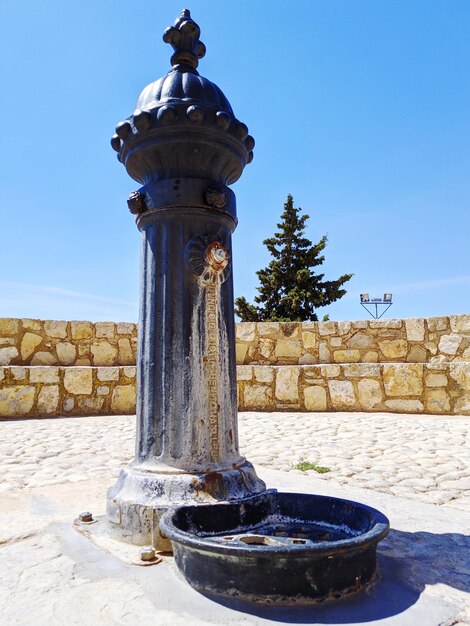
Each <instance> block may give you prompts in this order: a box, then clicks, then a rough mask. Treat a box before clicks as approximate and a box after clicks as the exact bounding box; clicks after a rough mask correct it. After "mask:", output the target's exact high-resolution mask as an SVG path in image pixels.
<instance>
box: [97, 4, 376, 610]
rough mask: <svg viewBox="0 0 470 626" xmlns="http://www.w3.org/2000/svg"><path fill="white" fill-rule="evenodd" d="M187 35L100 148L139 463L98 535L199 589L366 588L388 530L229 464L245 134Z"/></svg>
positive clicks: (293, 595) (250, 594)
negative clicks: (116, 242)
mask: <svg viewBox="0 0 470 626" xmlns="http://www.w3.org/2000/svg"><path fill="white" fill-rule="evenodd" d="M199 35H200V30H199V26H198V25H197V24H196V23H195V22H194V21H193V20H192V18H191V16H190V13H189V11H188V10H187V9H185V10H184V11H183V12H182V14H181V16H180V17H179V18H178V19H177V20H176V21H175V24H174V26H172V27H170V28H168V29H167V30H166V31H165V33H164V35H163V39H164V41H165V42H167V43H169V44H171V46H172V47H173V49H174V54H173V56H172V57H171V64H172V69H171V70H170V71H169V73H168V74H167V75H166V76H165V77H163V78H161V79H159V80H157V81H155V82H154V83H152V84H150V85H149V86H148V87H146V88H145V89H144V91H143V92H142V94H141V95H140V97H139V100H138V102H137V109H136V110H135V111H134V113H133V115H131V116H130V117H129V118H127V119H126V120H124V121H123V122H121V123H119V124H118V125H117V127H116V134H115V135H114V136H113V138H112V141H111V143H112V146H113V148H114V149H115V150H116V151H117V152H118V158H119V160H120V161H121V162H122V163H123V164H124V165H125V167H126V170H127V172H128V173H129V175H130V176H131V177H132V178H134V179H135V180H137V181H138V182H140V183H141V184H142V185H143V186H142V187H141V188H140V189H139V190H138V191H136V192H133V193H132V194H131V195H130V197H129V200H128V205H129V209H130V211H131V212H132V213H134V214H135V215H136V222H137V226H138V228H139V230H140V231H141V232H142V254H141V295H140V323H139V351H138V363H137V370H138V375H137V381H138V382H137V435H136V456H135V459H134V460H133V461H132V462H131V463H130V464H129V466H128V467H127V468H126V469H124V470H123V471H122V472H121V474H120V476H119V479H118V481H117V483H116V485H114V486H113V487H112V488H111V489H110V490H109V492H108V500H107V519H108V524H109V528H110V529H111V531H112V533H113V535H114V536H117V537H119V538H120V539H122V540H124V541H127V542H130V543H133V544H136V545H144V544H151V545H153V546H154V547H156V548H157V549H160V550H164V549H171V548H172V549H173V552H174V556H175V562H176V564H177V566H178V568H179V569H180V571H181V572H182V573H183V575H184V576H185V577H186V578H187V580H188V581H189V582H190V584H192V585H193V586H194V587H196V588H197V589H199V590H201V591H204V592H208V593H215V594H222V595H235V596H239V597H243V598H249V599H261V600H266V599H269V600H272V601H286V600H287V601H293V600H320V599H324V598H327V597H331V596H333V597H337V596H341V595H342V594H344V593H347V592H351V591H355V590H358V589H360V588H362V587H363V586H364V585H365V584H367V583H368V582H370V581H371V580H372V579H373V577H374V574H375V571H376V547H377V543H378V542H379V541H380V540H381V539H382V538H383V537H384V536H385V535H386V534H387V532H388V521H387V519H386V518H385V517H384V516H383V515H382V514H381V513H379V512H378V511H375V510H374V509H371V508H369V507H367V506H364V505H362V504H358V503H354V502H350V501H347V500H340V499H337V498H325V497H320V496H310V495H304V494H286V493H277V492H276V491H275V490H270V491H266V490H265V489H266V487H265V484H264V483H263V482H262V481H261V480H260V479H259V478H258V477H257V475H256V473H255V471H254V468H253V466H252V465H251V463H249V462H248V461H247V460H246V459H244V458H243V457H241V456H240V454H239V450H238V434H237V404H236V366H235V337H234V311H233V288H232V274H231V268H232V248H231V234H232V232H233V231H234V229H235V227H236V225H237V217H236V208H235V195H234V194H233V192H232V191H231V190H230V189H229V187H228V185H230V184H232V183H234V182H235V181H236V180H238V178H239V177H240V176H241V174H242V172H243V169H244V167H245V166H246V165H247V164H248V163H250V162H251V160H252V158H253V148H254V139H253V138H252V137H251V136H250V135H249V134H248V129H247V127H246V126H245V124H243V123H242V122H240V121H238V120H237V119H236V117H235V115H234V113H233V111H232V108H231V106H230V104H229V102H228V100H227V99H226V97H225V96H224V95H223V93H222V92H221V90H220V89H219V88H218V87H217V86H216V85H214V84H213V83H211V82H210V81H208V80H207V79H205V78H203V77H201V76H200V75H199V74H198V72H197V70H196V68H197V66H198V61H199V59H201V58H202V57H203V56H204V55H205V46H204V44H203V43H202V42H201V41H200V40H199ZM170 541H171V544H170Z"/></svg>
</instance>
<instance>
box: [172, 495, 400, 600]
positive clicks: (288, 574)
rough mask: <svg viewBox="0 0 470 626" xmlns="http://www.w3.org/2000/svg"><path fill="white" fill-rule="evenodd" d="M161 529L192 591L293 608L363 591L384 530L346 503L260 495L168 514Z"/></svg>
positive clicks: (363, 509)
mask: <svg viewBox="0 0 470 626" xmlns="http://www.w3.org/2000/svg"><path fill="white" fill-rule="evenodd" d="M160 528H161V531H162V532H163V533H164V534H165V535H166V536H167V537H168V538H169V539H171V542H172V544H173V553H174V557H175V562H176V565H177V567H178V569H179V570H180V572H181V573H182V574H183V576H184V577H185V578H186V580H187V581H188V582H189V583H190V585H192V586H193V587H195V588H196V589H197V590H198V591H201V592H203V593H208V594H216V595H223V596H232V597H238V598H241V599H246V600H254V601H270V602H295V601H321V600H325V599H327V598H340V597H342V596H343V595H344V594H348V593H351V592H353V591H358V590H359V589H361V588H362V587H364V586H365V585H366V584H367V583H369V582H370V581H371V580H372V579H373V578H374V575H375V571H376V548H377V543H378V542H379V541H380V540H381V539H383V538H384V537H385V536H386V535H387V533H388V531H389V522H388V519H387V518H386V517H385V516H384V515H382V513H380V512H379V511H376V510H375V509H372V508H370V507H368V506H365V505H364V504H359V503H357V502H351V501H349V500H341V499H339V498H330V497H325V496H315V495H306V494H299V493H277V492H266V493H264V494H262V495H258V496H255V497H253V498H250V499H247V500H243V501H240V502H237V503H233V504H213V505H212V504H211V505H200V506H184V507H179V508H176V509H171V510H169V511H168V512H167V513H166V514H165V515H164V517H163V518H162V520H161V522H160Z"/></svg>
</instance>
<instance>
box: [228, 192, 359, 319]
mask: <svg viewBox="0 0 470 626" xmlns="http://www.w3.org/2000/svg"><path fill="white" fill-rule="evenodd" d="M301 211H302V209H301V208H300V207H299V208H295V207H294V204H293V198H292V196H291V195H289V196H287V202H286V203H285V204H284V212H283V213H282V215H281V220H282V221H281V222H280V223H279V224H277V228H278V229H279V230H278V231H277V232H275V233H274V236H273V237H269V238H268V239H265V240H264V241H263V244H264V245H265V246H266V247H267V249H268V251H269V253H270V254H271V256H272V261H271V262H270V263H269V265H268V266H267V267H266V268H264V269H261V270H259V271H258V272H256V274H257V275H258V278H259V282H260V286H259V287H258V288H257V289H258V292H259V295H258V296H256V297H255V303H256V304H250V303H249V302H247V300H246V298H244V297H240V298H237V299H236V300H235V313H236V314H237V315H238V317H240V319H241V320H242V322H286V321H300V322H303V321H307V320H311V321H317V320H318V317H317V315H316V313H315V311H316V309H318V308H320V307H322V306H326V305H328V304H331V303H332V302H335V301H336V300H339V299H340V298H342V297H343V296H344V295H345V293H346V290H345V289H342V286H343V285H344V283H346V282H347V281H348V280H350V278H351V277H352V274H343V276H341V277H340V278H338V279H337V280H332V281H325V280H323V279H324V276H325V275H324V274H315V272H314V271H313V269H312V268H315V267H317V266H319V265H321V264H322V263H323V261H324V260H325V257H324V256H323V254H321V253H322V252H323V250H324V249H325V246H326V243H327V237H326V235H325V236H324V237H322V238H321V239H320V241H319V242H318V243H316V244H312V242H311V241H309V240H308V239H307V238H306V237H304V236H303V234H304V231H305V224H306V222H307V220H308V219H309V216H308V215H301ZM325 317H326V316H325Z"/></svg>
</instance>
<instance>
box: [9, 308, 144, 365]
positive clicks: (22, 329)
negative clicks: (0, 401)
mask: <svg viewBox="0 0 470 626" xmlns="http://www.w3.org/2000/svg"><path fill="white" fill-rule="evenodd" d="M136 355H137V325H136V324H130V323H128V322H118V323H115V322H95V323H93V322H78V321H77V322H66V321H56V320H45V321H43V320H31V319H9V318H0V365H135V363H136Z"/></svg>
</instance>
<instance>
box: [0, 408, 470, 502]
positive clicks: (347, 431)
mask: <svg viewBox="0 0 470 626" xmlns="http://www.w3.org/2000/svg"><path fill="white" fill-rule="evenodd" d="M134 431H135V419H134V418H133V417H131V416H104V417H103V416H101V417H83V418H78V417H74V418H63V419H61V418H55V419H37V420H34V419H29V420H5V421H3V422H2V423H1V424H0V472H1V475H2V482H1V484H0V492H1V491H3V492H6V491H10V490H11V489H18V488H31V487H38V486H41V485H51V484H55V483H65V482H71V483H73V482H77V481H80V480H85V479H90V478H97V477H100V476H103V477H104V476H106V477H107V478H108V479H109V480H110V484H111V482H112V481H114V479H115V478H116V477H117V473H118V471H119V469H120V468H121V467H123V466H124V465H125V464H126V463H127V461H128V460H129V459H130V458H131V457H132V456H133V448H134ZM239 431H240V448H241V452H242V454H244V455H245V456H246V457H247V458H248V459H249V460H250V461H252V462H253V463H254V464H255V465H256V464H259V465H264V466H267V467H270V468H272V469H280V470H291V471H294V472H298V471H299V470H295V469H294V466H295V465H296V464H297V463H298V462H299V461H300V460H301V459H305V460H308V461H310V462H312V463H315V464H316V465H320V466H324V467H327V468H329V469H330V472H328V473H324V474H318V473H317V472H315V471H314V470H311V472H312V474H313V475H314V476H315V477H321V478H322V479H323V480H325V481H331V482H332V483H333V484H335V485H342V486H344V487H345V494H344V495H345V497H348V492H347V487H348V486H351V487H361V488H367V489H372V490H375V491H381V492H385V493H391V494H394V495H398V496H401V497H405V498H410V499H418V500H421V501H424V502H428V503H431V504H446V505H449V506H453V507H456V508H459V509H462V510H467V511H470V418H468V417H467V418H465V417H455V416H453V417H437V416H416V415H413V416H409V415H398V414H384V413H375V414H373V413H254V412H253V413H240V416H239Z"/></svg>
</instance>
